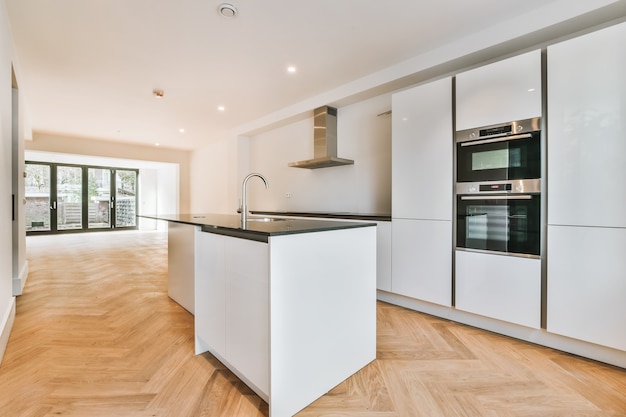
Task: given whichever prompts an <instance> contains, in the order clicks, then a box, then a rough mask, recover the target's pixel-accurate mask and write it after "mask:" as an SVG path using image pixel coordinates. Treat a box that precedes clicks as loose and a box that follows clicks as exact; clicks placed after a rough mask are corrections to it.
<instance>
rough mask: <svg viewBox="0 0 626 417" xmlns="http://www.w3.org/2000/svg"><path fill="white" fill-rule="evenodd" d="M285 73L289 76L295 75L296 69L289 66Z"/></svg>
mask: <svg viewBox="0 0 626 417" xmlns="http://www.w3.org/2000/svg"><path fill="white" fill-rule="evenodd" d="M287 72H288V73H290V74H293V73H295V72H296V67H294V66H293V65H289V66H288V67H287Z"/></svg>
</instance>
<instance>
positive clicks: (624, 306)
mask: <svg viewBox="0 0 626 417" xmlns="http://www.w3.org/2000/svg"><path fill="white" fill-rule="evenodd" d="M625 253H626V229H623V228H600V227H570V226H548V256H549V257H548V311H547V319H548V320H547V330H548V331H549V332H552V333H557V334H560V335H564V336H568V337H572V338H575V339H580V340H585V341H588V342H592V343H596V344H599V345H603V346H608V347H612V348H615V349H620V350H623V351H626V323H625V322H624V319H625V318H626V256H624V255H625Z"/></svg>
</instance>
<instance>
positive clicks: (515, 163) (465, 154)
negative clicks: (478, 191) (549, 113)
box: [456, 119, 541, 182]
mask: <svg viewBox="0 0 626 417" xmlns="http://www.w3.org/2000/svg"><path fill="white" fill-rule="evenodd" d="M531 121H532V123H530V122H531ZM538 123H539V122H538V119H531V120H530V121H522V122H513V123H509V124H505V125H502V126H498V127H491V128H484V129H470V130H467V131H461V132H457V134H456V138H457V145H456V146H457V182H482V181H500V180H520V179H530V178H540V177H541V139H540V137H541V135H540V131H538V130H532V129H533V128H534V127H536V128H537V129H538ZM526 125H528V126H526ZM505 128H506V129H505ZM527 129H528V130H530V131H526V130H527ZM511 131H513V132H514V133H513V134H510V132H511Z"/></svg>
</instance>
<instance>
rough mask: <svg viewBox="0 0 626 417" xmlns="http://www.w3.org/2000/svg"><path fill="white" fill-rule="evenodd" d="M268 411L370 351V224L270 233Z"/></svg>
mask: <svg viewBox="0 0 626 417" xmlns="http://www.w3.org/2000/svg"><path fill="white" fill-rule="evenodd" d="M269 243H270V254H271V261H270V271H271V273H270V275H271V284H270V299H271V303H270V309H271V313H270V314H271V323H270V331H271V347H270V349H271V369H270V375H271V389H270V391H271V401H270V414H271V416H272V417H288V416H292V415H294V414H295V413H297V412H298V411H300V410H301V409H302V408H304V407H306V406H307V405H308V404H310V403H311V402H313V401H314V400H316V399H317V398H319V397H320V396H322V395H324V394H325V393H326V392H328V391H329V390H330V389H332V388H333V387H335V386H336V385H338V384H339V383H341V382H342V381H343V380H345V379H346V378H347V377H348V376H350V375H352V374H353V373H355V372H357V371H358V370H359V369H361V368H362V367H364V366H365V365H367V364H368V363H369V362H371V361H373V360H374V359H375V358H376V228H375V227H363V228H357V229H346V230H336V231H328V232H322V233H304V234H299V235H291V236H276V237H271V238H270V242H269Z"/></svg>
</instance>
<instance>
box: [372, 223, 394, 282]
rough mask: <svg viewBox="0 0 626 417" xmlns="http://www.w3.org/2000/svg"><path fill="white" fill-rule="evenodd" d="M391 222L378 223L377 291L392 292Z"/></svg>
mask: <svg viewBox="0 0 626 417" xmlns="http://www.w3.org/2000/svg"><path fill="white" fill-rule="evenodd" d="M391 233H392V228H391V222H376V289H379V290H383V291H391Z"/></svg>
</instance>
